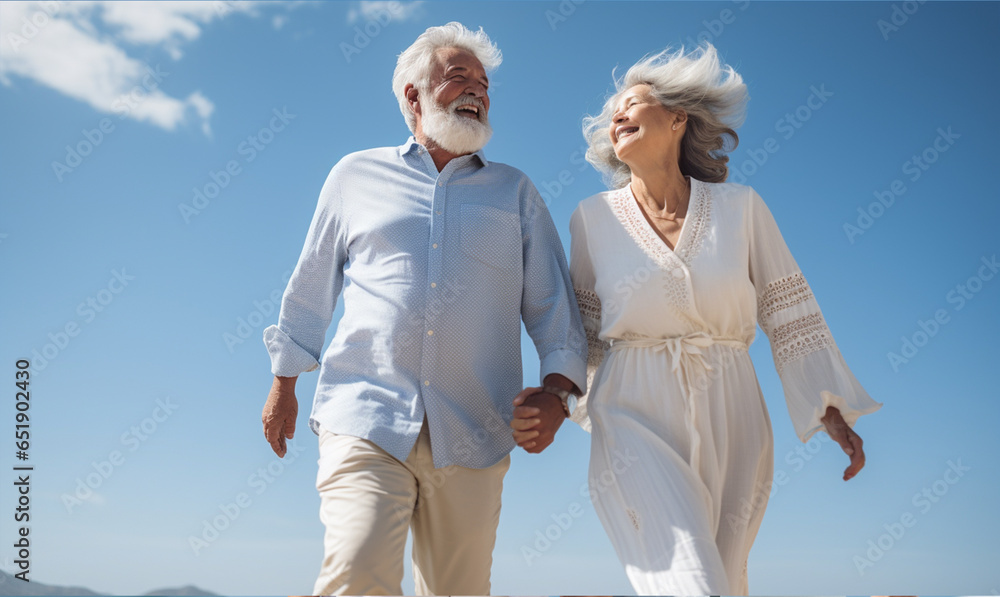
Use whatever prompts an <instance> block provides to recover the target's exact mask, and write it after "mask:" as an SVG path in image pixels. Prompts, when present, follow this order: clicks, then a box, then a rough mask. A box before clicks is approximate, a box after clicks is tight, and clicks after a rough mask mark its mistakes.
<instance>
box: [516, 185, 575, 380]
mask: <svg viewBox="0 0 1000 597" xmlns="http://www.w3.org/2000/svg"><path fill="white" fill-rule="evenodd" d="M521 194H522V199H521V207H522V208H521V231H522V234H523V237H522V243H523V258H524V278H523V279H524V290H523V293H522V298H521V318H522V319H523V320H524V327H525V329H526V330H527V331H528V335H529V336H531V339H532V340H533V341H534V343H535V348H536V349H537V350H538V358H539V360H540V361H541V371H540V379H541V380H544V379H545V377H546V376H547V375H549V374H552V373H558V374H560V375H562V376H564V377H566V378H567V379H569V380H570V381H572V382H573V383H574V384H576V386H577V388H578V389H579V390H580V392H586V391H587V338H586V336H585V335H584V331H583V323H582V321H581V319H580V312H579V310H578V308H577V305H576V297H575V296H574V293H573V283H572V282H571V281H570V276H569V266H568V265H567V264H566V255H565V253H564V251H563V248H562V243H561V242H560V240H559V234H558V233H557V232H556V227H555V225H554V224H553V223H552V218H551V216H550V215H549V211H548V209H546V207H545V203H544V201H543V200H542V197H541V195H539V194H538V190H537V189H535V187H534V185H532V184H531V182H530V181H527V180H525V183H524V187H523V188H522V189H521Z"/></svg>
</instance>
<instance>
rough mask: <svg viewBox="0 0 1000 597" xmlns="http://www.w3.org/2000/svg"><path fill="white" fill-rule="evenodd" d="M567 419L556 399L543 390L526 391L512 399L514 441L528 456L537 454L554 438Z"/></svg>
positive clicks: (511, 425) (529, 389) (556, 397)
mask: <svg viewBox="0 0 1000 597" xmlns="http://www.w3.org/2000/svg"><path fill="white" fill-rule="evenodd" d="M565 419H566V414H565V413H564V412H563V407H562V401H561V400H560V399H559V397H558V396H554V395H552V394H549V393H547V392H543V391H542V388H525V389H523V390H521V393H520V394H518V395H517V396H516V397H515V398H514V419H513V420H511V422H510V428H511V429H513V430H514V441H515V442H517V445H519V446H521V447H522V448H524V450H525V451H526V452H528V453H530V454H538V453H540V452H541V451H542V450H544V449H545V448H547V447H549V444H551V443H552V442H553V440H555V438H556V431H558V430H559V427H560V426H561V425H562V423H563V421H564V420H565Z"/></svg>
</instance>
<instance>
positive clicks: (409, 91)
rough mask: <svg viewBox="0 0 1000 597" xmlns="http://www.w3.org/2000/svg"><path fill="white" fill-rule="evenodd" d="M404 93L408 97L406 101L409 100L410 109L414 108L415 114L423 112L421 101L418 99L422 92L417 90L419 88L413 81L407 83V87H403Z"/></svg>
mask: <svg viewBox="0 0 1000 597" xmlns="http://www.w3.org/2000/svg"><path fill="white" fill-rule="evenodd" d="M403 95H404V96H405V97H406V101H407V102H409V104H410V109H411V110H413V114H414V115H415V116H416V115H419V114H421V112H420V101H419V100H418V96H419V95H420V93H419V92H418V91H417V88H416V87H415V86H414V85H413V83H407V84H406V87H403Z"/></svg>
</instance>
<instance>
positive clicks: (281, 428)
mask: <svg viewBox="0 0 1000 597" xmlns="http://www.w3.org/2000/svg"><path fill="white" fill-rule="evenodd" d="M296 379H298V378H295V377H275V378H274V383H273V384H271V392H270V393H269V394H268V395H267V402H265V403H264V413H263V414H262V415H261V420H262V421H263V423H264V437H265V438H267V443H269V444H271V449H272V450H274V453H275V454H277V455H278V456H279V457H280V458H284V457H285V452H287V451H288V448H287V446H286V445H285V439H286V438H287V439H292V437H294V436H295V417H296V416H297V415H298V414H299V401H298V400H297V399H296V398H295V380H296Z"/></svg>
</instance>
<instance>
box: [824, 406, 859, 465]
mask: <svg viewBox="0 0 1000 597" xmlns="http://www.w3.org/2000/svg"><path fill="white" fill-rule="evenodd" d="M820 421H822V422H823V424H824V425H826V433H827V434H828V435H829V436H830V439H832V440H833V441H835V442H837V443H838V444H840V447H841V448H843V450H844V453H845V454H847V455H848V456H850V457H851V464H850V466H848V467H847V469H846V470H844V481H850V480H851V479H852V478H854V476H855V475H857V474H858V472H859V471H861V469H862V467H864V466H865V451H864V450H863V449H862V448H861V445H862V443H864V442H862V441H861V436H859V435H858V434H857V433H855V432H854V430H853V429H851V428H850V427H849V426H848V425H847V422H845V421H844V417H843V416H842V415H841V414H840V411H839V410H838V409H837V408H836V407H834V406H828V407H827V408H826V416H824V417H823V418H822V419H820Z"/></svg>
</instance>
